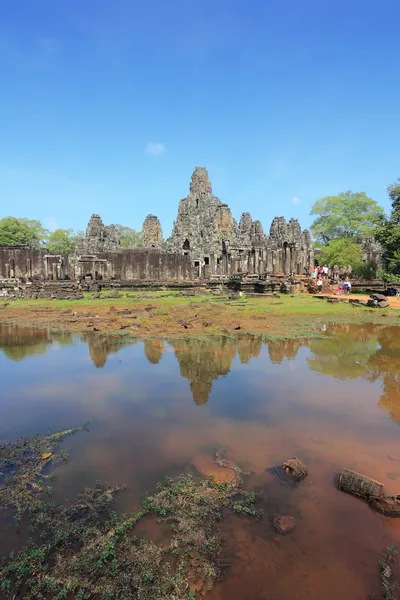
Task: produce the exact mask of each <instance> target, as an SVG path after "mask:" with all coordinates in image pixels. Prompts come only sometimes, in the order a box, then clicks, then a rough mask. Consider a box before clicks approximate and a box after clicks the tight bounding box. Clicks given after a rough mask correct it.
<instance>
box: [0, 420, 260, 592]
mask: <svg viewBox="0 0 400 600" xmlns="http://www.w3.org/2000/svg"><path fill="white" fill-rule="evenodd" d="M72 431H75V430H71V432H72ZM64 434H65V432H64ZM53 439H54V438H53V437H52V436H43V438H40V437H39V436H35V437H34V438H32V439H31V440H24V441H19V442H16V443H15V447H14V446H13V444H8V445H7V446H6V448H7V450H6V451H4V452H3V456H7V455H8V457H9V458H8V459H7V460H8V462H7V465H8V468H12V470H13V471H12V475H11V479H10V478H8V479H7V481H6V488H7V489H8V492H7V493H6V494H2V495H1V496H0V499H1V501H2V505H3V506H13V507H14V509H15V510H16V512H17V513H18V514H19V516H21V515H22V514H23V513H24V512H25V513H28V514H29V520H30V529H31V531H32V532H33V535H32V538H31V539H30V540H29V541H28V542H27V543H26V545H25V546H24V547H23V548H22V549H21V550H19V551H17V552H14V553H12V554H11V555H10V556H8V557H5V558H4V559H2V562H1V563H0V592H1V593H2V594H3V596H4V597H5V598H7V599H11V598H22V597H23V598H26V599H27V600H30V599H32V600H33V599H35V600H41V599H45V598H46V599H47V598H52V599H54V600H60V599H61V598H67V597H68V596H73V597H74V598H77V599H81V600H84V599H102V600H106V599H108V598H110V599H111V598H118V599H120V600H123V599H128V598H129V599H130V598H133V599H139V598H140V600H162V599H163V600H164V599H165V598H171V599H175V600H189V599H190V598H191V599H192V600H194V599H195V598H196V595H197V594H203V593H204V592H206V591H207V590H209V589H211V587H212V585H213V583H214V581H215V580H216V579H217V577H219V575H220V574H221V565H220V556H221V550H222V537H221V534H220V532H219V529H218V526H217V524H218V522H219V521H220V520H221V519H222V516H223V510H224V509H232V510H233V511H235V512H236V513H239V514H243V515H247V516H253V517H257V516H261V514H262V512H261V511H257V510H256V508H255V502H256V497H255V494H254V493H253V492H252V491H247V490H245V489H244V487H243V478H242V476H243V472H242V471H241V469H240V468H239V467H238V466H237V465H234V464H232V463H230V462H228V461H226V460H225V459H224V457H223V454H222V453H221V452H218V453H217V455H216V463H217V464H218V465H219V466H222V467H225V468H229V469H233V470H234V471H235V478H234V481H232V482H229V483H216V482H215V481H214V480H213V478H207V479H202V480H200V481H198V480H196V479H195V478H193V477H192V476H191V475H189V474H181V475H179V476H178V477H176V478H174V479H171V478H165V480H164V481H163V482H162V483H160V484H159V485H158V487H157V490H156V491H155V492H154V493H153V494H150V495H148V496H147V497H146V498H145V499H144V500H143V502H142V505H141V507H140V508H139V509H138V510H136V511H133V512H131V513H129V514H124V515H118V514H117V513H116V512H115V510H114V508H113V506H114V499H115V496H116V494H117V493H119V492H120V491H122V489H123V487H121V486H110V485H108V484H106V483H105V484H101V483H99V482H98V483H97V484H96V486H95V487H94V488H86V489H85V490H84V492H83V493H81V494H79V495H78V496H77V497H76V499H75V500H74V501H73V502H71V503H70V504H65V505H57V504H55V503H52V502H49V498H48V496H46V490H45V489H44V486H43V485H42V484H40V485H39V484H38V486H37V487H33V488H32V489H31V483H32V482H34V479H35V477H37V475H39V476H43V471H42V465H41V460H40V459H39V457H40V455H41V453H42V452H44V451H47V452H49V448H50V447H51V448H53V446H51V441H52V440H53ZM59 439H60V438H55V441H58V440H59ZM3 449H5V446H3ZM33 456H34V457H36V459H35V460H33V458H32V457H33ZM13 457H15V458H13ZM4 460H6V459H4ZM25 461H27V463H28V464H27V465H26V464H25ZM20 475H22V479H21V480H19V476H20ZM21 482H22V483H21ZM3 483H4V482H3ZM13 486H15V491H14V492H13V491H12V488H13ZM23 490H28V491H27V492H23ZM145 518H153V519H156V522H157V523H164V524H168V526H169V533H168V537H167V539H165V541H164V542H163V543H159V544H156V543H154V542H153V541H151V540H150V539H146V538H140V537H138V536H136V535H135V526H136V524H137V523H138V522H139V521H140V520H142V519H145Z"/></svg>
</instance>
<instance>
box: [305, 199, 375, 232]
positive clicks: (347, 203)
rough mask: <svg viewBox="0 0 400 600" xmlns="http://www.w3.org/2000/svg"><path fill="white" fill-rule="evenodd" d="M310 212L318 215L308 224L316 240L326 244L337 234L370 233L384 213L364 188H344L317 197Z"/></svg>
mask: <svg viewBox="0 0 400 600" xmlns="http://www.w3.org/2000/svg"><path fill="white" fill-rule="evenodd" d="M311 215H318V216H317V218H316V219H315V221H314V223H313V224H312V225H311V231H312V233H313V235H314V237H315V238H316V239H317V241H318V242H320V243H323V244H327V243H328V242H330V240H334V239H336V238H340V237H347V238H355V239H358V238H366V237H371V236H372V235H373V232H374V229H375V227H376V226H377V224H378V223H379V222H380V221H381V220H382V218H383V217H384V211H383V208H382V207H381V206H379V204H378V203H377V202H376V201H375V200H372V198H369V197H368V196H367V195H366V193H365V192H356V193H353V192H350V191H348V192H344V193H341V194H339V195H338V196H327V197H325V198H321V200H317V201H316V202H315V203H314V204H313V207H312V209H311Z"/></svg>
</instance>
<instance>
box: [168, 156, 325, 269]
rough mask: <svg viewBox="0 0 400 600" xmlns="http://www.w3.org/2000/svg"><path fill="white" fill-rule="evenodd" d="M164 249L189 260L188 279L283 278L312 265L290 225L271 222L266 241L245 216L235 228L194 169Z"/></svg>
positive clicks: (307, 247) (303, 240) (307, 241)
mask: <svg viewBox="0 0 400 600" xmlns="http://www.w3.org/2000/svg"><path fill="white" fill-rule="evenodd" d="M167 248H169V249H170V250H172V251H174V252H181V253H182V252H183V253H184V254H187V255H188V256H190V257H191V259H192V263H193V267H194V274H195V276H197V277H202V278H208V277H210V276H213V275H231V274H234V273H249V274H258V275H264V274H286V275H291V274H293V275H296V274H297V275H300V274H303V273H304V268H305V267H307V266H308V265H309V264H314V252H313V249H312V245H311V236H310V234H309V232H308V231H307V230H305V231H302V230H301V227H300V224H299V222H298V221H297V220H295V219H290V221H289V222H288V223H287V222H286V221H285V219H284V218H283V217H276V218H275V219H274V220H273V222H272V225H271V228H270V233H269V235H266V234H265V233H264V230H263V227H262V225H261V223H260V221H253V219H252V217H251V215H250V213H249V212H245V213H243V214H242V216H241V218H240V221H239V225H238V224H237V222H236V221H235V219H234V218H233V216H232V213H231V210H230V208H229V207H228V206H227V205H226V204H223V203H222V202H221V201H220V200H219V199H218V198H217V197H216V196H214V195H213V193H212V187H211V183H210V180H209V178H208V174H207V171H206V169H204V168H203V167H196V169H195V170H194V173H193V175H192V180H191V183H190V191H189V195H188V196H187V197H186V198H183V200H181V201H180V203H179V209H178V216H177V218H176V220H175V222H174V226H173V230H172V234H171V237H170V238H169V239H168V240H167Z"/></svg>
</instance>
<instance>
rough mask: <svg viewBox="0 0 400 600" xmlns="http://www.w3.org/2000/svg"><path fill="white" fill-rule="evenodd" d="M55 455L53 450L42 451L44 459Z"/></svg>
mask: <svg viewBox="0 0 400 600" xmlns="http://www.w3.org/2000/svg"><path fill="white" fill-rule="evenodd" d="M52 456H53V453H52V452H42V456H41V458H42V460H49V458H51V457H52Z"/></svg>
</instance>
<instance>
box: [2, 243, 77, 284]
mask: <svg viewBox="0 0 400 600" xmlns="http://www.w3.org/2000/svg"><path fill="white" fill-rule="evenodd" d="M71 271H72V269H71V265H70V263H69V260H68V258H67V257H65V256H59V255H52V254H47V252H46V250H43V249H40V250H32V249H31V248H28V247H27V246H0V277H1V278H4V279H14V278H15V279H23V280H29V279H50V280H57V279H65V278H68V277H69V276H70V275H71V274H72V273H71Z"/></svg>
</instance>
